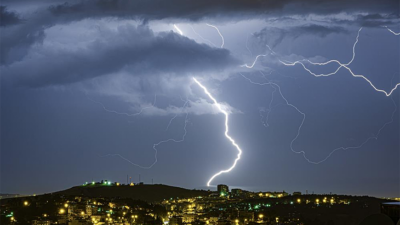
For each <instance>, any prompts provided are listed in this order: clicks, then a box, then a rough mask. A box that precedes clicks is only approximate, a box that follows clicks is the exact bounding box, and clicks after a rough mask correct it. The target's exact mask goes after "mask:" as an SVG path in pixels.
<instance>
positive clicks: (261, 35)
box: [253, 24, 348, 47]
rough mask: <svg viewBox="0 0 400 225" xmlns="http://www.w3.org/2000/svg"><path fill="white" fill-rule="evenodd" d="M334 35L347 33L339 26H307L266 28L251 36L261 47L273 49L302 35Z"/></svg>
mask: <svg viewBox="0 0 400 225" xmlns="http://www.w3.org/2000/svg"><path fill="white" fill-rule="evenodd" d="M335 33H336V34H340V33H348V31H347V30H346V29H345V28H343V27H340V26H323V25H317V24H309V25H302V26H296V27H290V28H277V27H266V28H264V29H262V30H261V31H259V32H257V33H254V34H253V36H254V37H255V38H257V42H259V43H261V44H262V45H265V44H268V45H270V46H271V47H275V46H276V45H278V44H279V43H281V42H282V41H283V40H284V39H285V38H291V39H296V38H299V37H300V36H304V35H312V36H318V37H326V36H328V35H330V34H335Z"/></svg>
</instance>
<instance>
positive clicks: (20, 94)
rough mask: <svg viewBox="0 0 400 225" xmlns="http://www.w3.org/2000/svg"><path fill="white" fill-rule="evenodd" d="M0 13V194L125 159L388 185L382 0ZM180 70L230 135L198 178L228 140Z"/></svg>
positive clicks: (396, 10)
mask: <svg viewBox="0 0 400 225" xmlns="http://www.w3.org/2000/svg"><path fill="white" fill-rule="evenodd" d="M0 14H1V24H0V25H1V26H0V37H1V42H0V43H1V51H0V54H1V59H0V65H1V66H0V73H1V155H0V156H1V189H0V192H1V193H18V194H33V193H36V194H39V193H47V192H53V191H57V190H62V189H66V188H69V187H71V186H74V185H80V184H82V183H84V182H86V181H92V180H95V181H100V180H104V179H107V180H111V181H117V182H121V183H125V182H126V176H127V175H129V176H131V177H132V179H133V181H134V182H138V181H139V174H140V176H141V181H143V182H145V183H151V182H152V180H153V181H154V183H163V184H168V185H173V186H180V187H185V188H196V189H211V190H214V189H215V185H217V184H220V183H224V184H227V185H229V186H231V187H239V188H243V189H247V190H252V191H260V190H263V191H282V190H285V191H287V192H289V193H290V192H293V191H301V192H303V193H305V192H306V190H308V192H309V193H312V192H315V193H330V192H332V193H337V194H356V195H372V196H378V197H398V196H399V195H400V166H399V165H400V140H399V139H400V138H399V137H400V126H399V124H400V121H399V119H400V114H399V111H400V108H399V106H400V86H398V88H397V89H395V87H396V84H398V83H400V63H399V62H400V36H399V35H398V33H397V32H400V5H399V2H398V1H397V0H383V1H382V0H364V1H357V0H339V1H337V0H319V1H316V0H297V1H293V0H279V1H278V0H266V1H256V0H247V1H244V0H241V1H239V0H219V1H215V0H202V1H194V0H169V1H165V0H92V1H89V0H87V1H85V0H82V1H81V0H80V1H67V2H66V1H65V0H52V1H51V0H36V1H28V0H18V1H16V0H2V1H1V8H0ZM174 25H175V26H174ZM213 26H215V27H213ZM176 27H177V28H178V29H177V28H176ZM361 27H362V30H361V31H359V30H360V28H361ZM217 29H218V30H217ZM180 31H181V32H182V35H181V34H180ZM218 31H219V32H220V33H221V35H222V37H223V39H222V38H221V36H220V35H219V32H218ZM357 35H359V37H358V42H357V45H356V46H355V48H354V49H355V57H354V60H353V61H351V59H352V56H353V45H354V43H355V42H356V40H357ZM258 55H261V56H259V57H258V60H257V61H255V59H256V57H257V56H258ZM306 60H310V61H312V62H318V63H323V62H327V61H329V60H338V61H340V62H341V63H342V64H346V63H348V62H350V61H351V64H349V65H348V68H349V69H350V71H349V70H347V69H346V68H344V67H343V66H342V67H341V68H340V69H339V70H338V71H337V73H335V74H332V75H331V76H321V77H316V76H313V75H312V74H311V73H310V72H308V71H307V70H305V69H304V68H303V67H302V65H301V64H296V65H294V66H288V65H285V64H287V63H289V62H295V61H298V62H302V63H304V65H305V66H306V68H307V69H310V71H311V72H312V73H314V74H330V73H332V72H334V71H336V70H337V69H338V68H339V67H340V65H338V64H337V63H335V62H332V63H329V64H327V65H311V64H310V63H309V62H307V61H306ZM253 62H255V64H254V67H252V68H247V67H246V66H244V65H247V66H248V67H250V66H251V65H252V64H253ZM351 72H353V73H354V74H355V75H363V76H364V78H365V79H364V78H362V77H361V78H360V77H353V76H352V74H351ZM193 77H195V78H196V79H198V80H199V81H200V82H201V83H202V84H203V85H204V86H205V87H207V88H208V90H209V91H210V93H211V94H212V95H213V96H214V97H215V98H216V99H217V100H218V102H219V103H221V107H222V108H223V109H224V110H226V111H228V112H229V135H230V136H231V137H232V138H233V139H234V140H235V141H236V143H237V144H238V145H239V146H240V148H241V149H242V150H243V153H242V155H241V159H240V160H239V161H238V162H237V165H236V167H235V168H234V169H233V170H232V171H231V172H229V173H224V174H221V175H220V176H218V177H216V178H215V179H214V180H213V181H212V183H211V184H212V186H211V187H207V186H206V184H207V181H208V180H209V179H210V178H211V177H212V176H213V175H214V174H215V173H217V172H219V171H221V170H225V169H228V168H229V167H231V166H232V163H233V162H234V160H235V158H236V157H237V153H238V152H237V150H236V148H235V147H234V146H233V145H232V144H231V142H229V140H228V139H227V138H226V137H225V136H224V132H225V126H224V120H225V117H224V114H222V113H221V112H220V111H219V110H218V108H217V107H216V105H215V104H213V102H212V101H211V99H210V98H209V97H208V96H207V95H206V94H205V93H204V92H203V90H202V89H201V88H200V87H199V86H198V85H197V84H196V83H195V82H194V81H193ZM367 79H368V81H370V82H371V83H369V82H367ZM373 86H374V87H375V88H374V87H373ZM393 89H394V90H393ZM379 90H381V91H379ZM391 90H393V92H391V94H389V93H390V91H391ZM384 92H386V93H388V95H389V96H387V95H386V94H385V93H384ZM303 115H305V117H304V116H303ZM304 118H305V119H304ZM303 119H304V121H303ZM302 122H303V123H302ZM153 147H156V149H157V156H156V158H157V162H156V161H155V159H156V158H155V150H154V148H153ZM341 147H342V148H341ZM150 167H151V168H150Z"/></svg>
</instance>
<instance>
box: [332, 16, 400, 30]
mask: <svg viewBox="0 0 400 225" xmlns="http://www.w3.org/2000/svg"><path fill="white" fill-rule="evenodd" d="M331 22H332V23H336V24H342V25H343V24H348V25H358V26H362V27H380V26H389V25H393V24H398V23H399V22H400V14H399V13H397V14H396V13H391V14H379V13H373V14H366V15H357V16H356V18H355V19H354V20H344V19H333V20H332V21H331Z"/></svg>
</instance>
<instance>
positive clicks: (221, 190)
mask: <svg viewBox="0 0 400 225" xmlns="http://www.w3.org/2000/svg"><path fill="white" fill-rule="evenodd" d="M217 189H218V194H219V195H220V196H228V194H229V187H228V185H225V184H219V185H218V186H217Z"/></svg>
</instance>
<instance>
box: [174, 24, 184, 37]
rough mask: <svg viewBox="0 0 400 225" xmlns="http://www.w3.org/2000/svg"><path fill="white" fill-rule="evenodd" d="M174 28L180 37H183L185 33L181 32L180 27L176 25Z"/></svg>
mask: <svg viewBox="0 0 400 225" xmlns="http://www.w3.org/2000/svg"><path fill="white" fill-rule="evenodd" d="M174 28H175V29H176V30H177V31H178V33H179V34H180V35H183V32H182V31H181V29H179V27H178V26H177V25H176V24H174Z"/></svg>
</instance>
